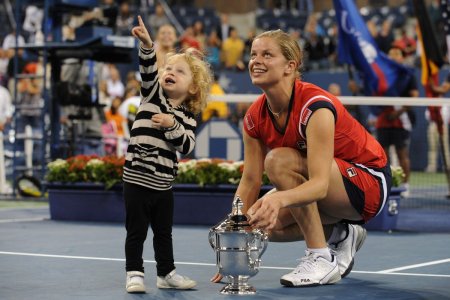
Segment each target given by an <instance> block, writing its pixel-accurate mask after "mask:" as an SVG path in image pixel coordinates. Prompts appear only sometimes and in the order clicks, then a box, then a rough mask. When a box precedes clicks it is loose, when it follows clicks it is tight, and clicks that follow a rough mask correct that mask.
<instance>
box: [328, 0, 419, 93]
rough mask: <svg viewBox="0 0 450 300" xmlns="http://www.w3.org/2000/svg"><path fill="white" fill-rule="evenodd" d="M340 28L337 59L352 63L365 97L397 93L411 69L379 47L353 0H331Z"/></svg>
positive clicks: (405, 81) (404, 83) (410, 73)
mask: <svg viewBox="0 0 450 300" xmlns="http://www.w3.org/2000/svg"><path fill="white" fill-rule="evenodd" d="M333 3H334V9H335V10H336V20H337V23H338V28H339V34H338V37H339V40H338V60H339V62H341V63H347V64H350V65H353V66H354V67H355V68H356V70H357V71H358V73H359V76H360V78H361V79H362V81H363V83H364V92H365V95H367V96H374V95H377V96H399V93H400V92H401V91H402V90H403V89H404V87H405V85H406V83H407V79H409V76H412V70H410V69H409V68H407V67H405V66H402V65H400V64H398V63H396V62H395V61H393V60H391V59H389V58H388V57H387V56H386V54H384V53H383V52H381V51H380V50H379V49H378V46H377V44H376V43H375V40H374V39H373V37H372V35H371V34H370V33H369V30H368V29H367V27H366V24H365V22H364V20H363V18H362V17H361V15H360V14H359V11H358V9H357V7H356V5H355V3H354V1H353V0H333Z"/></svg>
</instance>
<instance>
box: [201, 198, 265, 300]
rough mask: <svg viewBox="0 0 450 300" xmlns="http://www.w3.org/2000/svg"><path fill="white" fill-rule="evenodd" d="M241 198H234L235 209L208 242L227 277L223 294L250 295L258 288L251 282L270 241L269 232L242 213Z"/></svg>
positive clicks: (212, 231)
mask: <svg viewBox="0 0 450 300" xmlns="http://www.w3.org/2000/svg"><path fill="white" fill-rule="evenodd" d="M242 206H243V203H242V200H241V199H240V198H239V197H236V199H235V200H234V201H233V209H232V213H231V214H229V215H228V216H227V218H225V219H224V220H223V221H222V222H220V223H219V224H218V225H216V226H214V227H212V228H211V229H210V231H209V243H210V245H211V247H212V248H213V249H214V251H215V253H216V264H217V268H218V269H219V273H220V274H221V275H222V276H224V277H226V278H227V279H228V284H227V285H225V287H223V288H222V290H221V291H220V293H221V294H226V295H251V294H255V293H256V289H255V288H254V287H253V286H251V285H250V284H249V283H248V279H249V278H250V277H252V276H255V275H256V274H257V273H258V271H259V267H260V263H261V256H262V255H263V253H264V252H265V250H266V248H267V244H268V237H267V234H266V233H264V232H263V231H262V230H260V229H252V228H251V227H250V225H249V224H248V221H247V217H246V216H245V215H243V214H242Z"/></svg>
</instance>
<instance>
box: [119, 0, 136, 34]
mask: <svg viewBox="0 0 450 300" xmlns="http://www.w3.org/2000/svg"><path fill="white" fill-rule="evenodd" d="M133 23H134V17H133V15H132V14H131V12H130V3H128V1H124V2H122V4H120V6H119V15H118V16H117V19H116V31H115V33H116V34H117V35H121V36H129V35H130V31H131V29H132V28H133Z"/></svg>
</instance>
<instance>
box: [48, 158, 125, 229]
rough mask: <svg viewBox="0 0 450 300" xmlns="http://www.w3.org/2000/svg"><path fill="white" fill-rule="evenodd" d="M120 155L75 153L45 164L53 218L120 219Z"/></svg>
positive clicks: (83, 219) (84, 219)
mask: <svg viewBox="0 0 450 300" xmlns="http://www.w3.org/2000/svg"><path fill="white" fill-rule="evenodd" d="M123 163H124V158H123V157H122V158H119V157H115V156H105V157H99V156H95V155H91V156H87V155H77V156H74V157H69V158H67V159H57V160H55V161H53V162H50V163H49V164H48V165H47V174H46V181H47V183H46V186H47V191H48V200H49V206H50V217H51V218H52V219H54V220H73V221H103V222H109V221H123V220H124V218H125V213H124V204H123V199H122V198H123V197H122V186H121V185H120V183H121V182H122V173H123Z"/></svg>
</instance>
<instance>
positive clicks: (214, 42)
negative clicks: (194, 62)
mask: <svg viewBox="0 0 450 300" xmlns="http://www.w3.org/2000/svg"><path fill="white" fill-rule="evenodd" d="M220 48H221V42H220V39H219V37H218V36H217V32H216V31H215V30H211V32H210V33H209V36H208V40H207V42H206V59H207V61H208V63H209V64H210V65H211V67H212V68H213V70H215V72H217V71H218V70H219V69H220V67H221V62H220Z"/></svg>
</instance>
